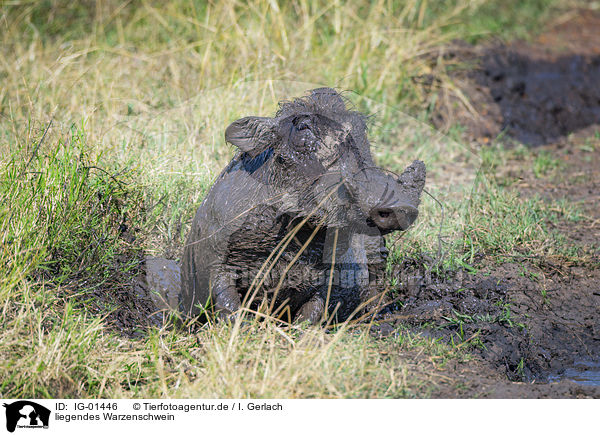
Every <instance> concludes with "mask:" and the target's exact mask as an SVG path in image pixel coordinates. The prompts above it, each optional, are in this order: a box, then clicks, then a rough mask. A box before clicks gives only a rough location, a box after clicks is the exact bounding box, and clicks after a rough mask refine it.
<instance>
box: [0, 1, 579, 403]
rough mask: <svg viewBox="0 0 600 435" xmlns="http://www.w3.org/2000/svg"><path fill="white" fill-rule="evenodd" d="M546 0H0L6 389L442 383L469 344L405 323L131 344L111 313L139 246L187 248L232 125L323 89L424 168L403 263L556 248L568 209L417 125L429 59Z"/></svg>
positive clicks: (200, 332) (190, 390)
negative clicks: (443, 370) (426, 336)
mask: <svg viewBox="0 0 600 435" xmlns="http://www.w3.org/2000/svg"><path fill="white" fill-rule="evenodd" d="M555 10H558V11H559V12H560V8H559V7H558V6H556V3H555V2H541V1H529V2H524V3H522V2H509V3H505V2H499V1H490V2H483V1H476V2H467V1H464V0H455V1H447V2H446V1H445V2H430V1H426V0H421V1H418V0H407V1H404V2H400V1H366V0H364V1H359V2H325V1H316V0H297V1H294V2H279V3H277V2H267V1H264V0H253V1H250V2H247V3H245V4H242V3H238V2H233V1H224V2H215V3H208V4H207V3H206V2H200V1H198V2H195V1H191V0H177V1H174V2H168V3H166V4H163V2H158V1H145V2H139V1H133V2H121V1H106V2H88V1H86V2H66V1H49V0H48V1H40V2H31V1H18V0H17V1H13V2H9V3H3V4H2V6H0V29H1V31H0V56H1V58H2V61H1V62H0V80H2V87H1V88H0V322H1V324H2V327H1V328H0V397H86V398H93V397H423V396H427V395H429V394H431V393H432V392H434V391H435V388H436V379H437V378H436V376H437V369H438V368H439V367H440V366H443V365H444V363H445V362H447V361H459V362H462V361H465V360H468V355H466V354H465V352H464V349H462V348H459V347H452V346H447V345H443V344H440V343H438V342H435V341H432V340H423V339H419V338H416V337H414V336H412V335H410V334H408V333H402V334H399V335H396V336H393V337H390V338H387V339H381V340H373V339H372V338H371V337H370V336H369V334H368V330H367V329H368V328H367V327H366V325H365V326H358V327H352V328H349V327H343V328H340V329H338V330H336V331H334V332H327V331H324V330H321V329H312V328H307V327H302V326H295V327H287V326H283V325H280V324H278V323H276V322H274V321H272V320H268V321H265V322H258V321H253V322H250V323H249V324H246V325H239V324H238V325H227V324H225V323H217V324H207V325H204V326H202V327H194V328H191V327H190V328H187V327H186V326H183V327H181V328H171V327H164V328H162V329H159V328H156V327H155V328H150V329H148V330H145V332H144V333H143V334H141V335H140V336H138V337H137V338H129V337H128V336H126V335H120V334H119V333H118V331H117V330H116V329H115V328H114V325H115V323H114V321H115V319H116V318H117V317H118V316H117V314H118V313H119V311H120V310H121V311H122V310H128V312H134V311H135V310H136V308H137V306H136V305H135V304H136V303H137V302H136V301H135V300H134V299H135V298H133V302H132V301H131V300H129V301H127V300H124V299H123V298H122V297H121V295H122V294H123V292H125V293H127V292H129V293H130V292H131V291H132V285H133V284H132V279H133V277H134V276H135V274H136V273H137V271H138V270H139V262H140V259H141V258H142V257H143V256H144V255H146V254H153V255H164V256H168V257H170V258H177V257H179V256H180V255H181V247H182V244H183V238H184V237H185V235H186V233H187V231H188V229H189V224H190V220H191V217H192V216H193V213H194V211H195V210H196V208H197V207H198V205H199V204H200V202H201V201H202V199H203V197H204V195H205V194H206V192H207V190H208V188H209V187H210V185H211V184H212V182H213V180H214V178H215V176H216V175H217V174H218V173H219V171H220V170H221V168H223V167H224V166H225V164H226V163H227V162H228V160H229V159H230V157H231V156H232V154H233V150H232V148H231V147H229V146H227V145H225V144H224V141H223V131H224V129H225V127H226V126H227V125H228V123H230V122H231V121H233V120H235V119H237V118H239V117H241V116H245V115H250V114H255V115H263V116H267V115H270V114H272V113H273V111H274V110H275V108H276V104H277V101H279V100H281V99H283V98H290V97H294V96H298V95H302V94H304V92H305V91H306V90H307V89H310V88H312V87H315V86H324V85H328V86H335V87H339V88H341V89H349V90H352V91H355V92H356V94H352V93H349V94H348V97H349V98H350V99H351V100H352V101H353V102H354V103H355V104H356V106H357V107H358V108H360V109H362V110H365V111H367V112H369V113H373V114H375V115H376V117H375V118H374V122H373V125H372V126H371V130H370V137H372V139H373V144H374V148H373V153H374V155H375V158H376V160H377V162H378V163H379V164H381V165H382V166H384V167H386V168H388V169H390V170H393V171H396V172H401V171H402V169H403V168H404V167H405V166H406V165H407V164H409V163H410V161H412V160H413V159H415V158H420V159H422V160H424V161H425V162H426V163H427V167H428V182H427V189H428V191H429V192H430V193H431V194H432V195H433V196H434V197H435V198H436V200H437V201H436V200H434V199H432V198H431V197H429V196H427V195H424V196H423V198H422V205H421V208H420V213H421V214H420V216H421V217H420V219H419V221H418V222H417V224H416V225H415V226H414V228H412V229H411V231H409V232H408V233H407V234H406V235H405V236H404V237H403V238H402V239H400V240H399V241H398V242H397V246H396V249H395V250H394V251H393V252H392V255H391V261H400V260H401V259H402V258H403V257H405V256H409V255H419V254H424V253H432V254H434V255H437V248H438V240H441V242H442V247H443V248H444V253H445V256H444V258H443V262H442V263H440V268H441V269H453V268H457V267H462V266H468V263H469V261H470V260H472V258H473V255H474V254H475V253H477V252H485V253H489V254H491V255H498V256H508V255H513V254H514V253H515V252H516V253H519V255H530V254H531V253H536V254H537V253H543V254H544V255H547V254H552V253H555V252H558V253H560V252H561V251H560V243H561V240H560V239H559V238H554V236H552V235H551V233H550V232H549V230H548V228H547V227H546V226H545V225H544V224H543V222H544V219H559V218H560V219H562V218H565V217H566V218H567V219H577V213H576V212H575V211H573V209H571V208H570V205H569V204H558V205H557V204H550V205H548V204H545V203H544V202H543V201H541V200H539V199H529V200H527V199H523V198H520V197H518V195H516V194H515V193H514V192H512V191H511V190H510V189H506V188H504V187H502V186H500V185H499V184H498V183H496V182H495V181H494V180H493V178H492V177H483V178H478V176H480V175H481V173H482V172H481V171H480V168H481V167H482V165H483V168H484V169H485V170H484V171H483V173H484V174H485V173H486V170H487V169H486V168H490V165H489V162H490V161H491V160H492V159H491V158H489V156H486V154H485V153H482V154H481V155H479V154H478V153H475V152H473V150H470V149H469V148H468V147H466V146H464V145H463V144H461V142H460V135H459V134H456V135H455V136H452V137H448V136H443V135H441V134H439V133H438V132H436V131H434V130H432V129H431V128H430V127H429V126H428V125H426V124H425V123H423V122H422V121H423V120H424V119H426V116H427V109H428V107H429V103H428V101H431V96H432V95H431V93H432V92H435V91H434V90H433V91H432V90H429V89H427V88H426V87H422V86H420V85H418V84H416V83H415V81H414V80H413V79H414V78H415V77H417V76H421V75H423V74H431V73H434V74H438V73H437V72H436V71H441V70H443V69H444V67H445V65H444V64H443V62H444V60H443V59H438V60H436V61H431V59H432V58H434V59H435V58H436V53H437V50H438V49H439V48H440V47H441V46H442V45H443V44H445V43H446V42H449V41H450V40H452V39H453V38H463V39H467V40H477V39H480V38H482V37H484V36H485V35H490V36H494V35H496V36H500V37H504V38H508V37H510V36H511V35H512V36H514V35H517V36H518V35H520V34H525V33H526V30H525V29H526V27H527V26H528V25H530V24H532V25H536V26H537V25H538V24H540V23H541V22H543V21H544V20H545V19H546V18H547V17H548V16H549V15H550V14H551V13H554V12H552V11H555ZM432 54H433V56H432ZM428 59H429V60H428ZM432 62H433V63H432ZM436 62H439V64H438V63H436ZM442 79H443V75H442ZM406 113H412V114H417V116H416V117H411V116H408V115H406ZM51 120H52V125H51V126H50V128H48V129H47V131H46V127H47V126H48V124H49V123H50V121H51ZM456 132H458V130H456ZM500 158H501V159H502V158H504V157H500ZM448 162H453V163H452V165H449V164H448ZM549 165H550V166H549ZM548 168H550V169H551V163H543V162H540V171H541V172H543V171H545V170H546V169H548ZM541 172H540V173H541ZM478 174H479V175H478ZM474 186H478V188H477V189H475V190H474V189H473V187H474ZM438 201H439V202H438ZM440 204H441V205H442V206H443V210H444V214H443V217H444V219H442V213H441V210H442V208H441V206H440ZM556 210H558V211H556ZM440 231H441V232H440ZM438 236H440V237H441V239H438ZM127 304H133V305H127ZM140 322H141V319H140ZM110 325H112V327H111V326H110ZM144 325H145V323H143V322H141V323H140V325H139V326H140V329H144ZM130 329H131V328H130ZM133 329H135V328H133ZM406 355H410V357H407V356H406Z"/></svg>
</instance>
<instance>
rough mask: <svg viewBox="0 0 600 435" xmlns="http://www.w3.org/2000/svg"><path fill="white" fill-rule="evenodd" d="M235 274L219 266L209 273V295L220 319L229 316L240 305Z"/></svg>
mask: <svg viewBox="0 0 600 435" xmlns="http://www.w3.org/2000/svg"><path fill="white" fill-rule="evenodd" d="M236 278H237V276H236V274H235V273H233V272H229V271H224V270H222V269H221V268H217V269H213V270H211V273H210V295H211V297H212V303H213V307H214V309H215V311H216V312H217V313H218V314H219V317H220V318H222V319H229V318H231V316H232V314H234V313H235V312H236V311H238V310H239V309H240V307H241V305H242V302H241V300H240V295H239V293H238V291H237V288H236V286H235V281H236Z"/></svg>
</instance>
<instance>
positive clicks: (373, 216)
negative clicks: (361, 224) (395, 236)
mask: <svg viewBox="0 0 600 435" xmlns="http://www.w3.org/2000/svg"><path fill="white" fill-rule="evenodd" d="M418 215H419V212H418V210H417V209H416V207H413V206H412V205H408V204H406V205H401V206H397V207H385V206H383V207H382V206H377V207H373V208H372V209H371V211H370V212H369V219H370V220H371V221H372V222H373V224H375V225H376V226H377V228H379V230H381V231H382V232H383V233H389V232H392V231H396V230H403V231H404V230H406V229H407V228H408V227H409V226H410V225H411V224H412V223H413V222H414V221H415V219H417V216H418Z"/></svg>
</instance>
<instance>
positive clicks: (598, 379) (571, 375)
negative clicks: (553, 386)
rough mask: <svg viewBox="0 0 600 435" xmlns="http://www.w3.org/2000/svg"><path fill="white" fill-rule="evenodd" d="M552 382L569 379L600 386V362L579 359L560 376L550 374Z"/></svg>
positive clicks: (578, 382) (582, 383)
mask: <svg viewBox="0 0 600 435" xmlns="http://www.w3.org/2000/svg"><path fill="white" fill-rule="evenodd" d="M548 380H549V381H550V382H559V381H562V380H567V381H571V382H575V383H577V384H581V385H589V386H600V362H599V361H578V362H576V363H575V365H574V366H573V367H569V368H568V369H566V370H565V372H564V373H563V374H562V375H560V376H550V377H549V379H548Z"/></svg>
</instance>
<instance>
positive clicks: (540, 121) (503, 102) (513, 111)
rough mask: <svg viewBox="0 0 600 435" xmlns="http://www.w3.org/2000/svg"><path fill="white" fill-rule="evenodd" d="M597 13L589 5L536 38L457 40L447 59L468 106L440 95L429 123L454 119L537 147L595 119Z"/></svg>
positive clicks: (599, 60) (599, 63) (480, 134)
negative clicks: (482, 41) (493, 41)
mask: <svg viewBox="0 0 600 435" xmlns="http://www.w3.org/2000/svg"><path fill="white" fill-rule="evenodd" d="M598 29H600V14H598V13H593V12H591V11H586V12H585V13H581V14H580V15H575V16H574V17H572V19H570V20H567V21H566V22H564V23H562V24H561V25H557V26H554V27H552V28H550V29H548V31H547V32H545V33H544V34H543V35H542V36H540V37H539V38H538V40H537V41H536V42H535V43H533V44H530V43H529V44H528V43H524V42H514V43H511V44H509V45H503V44H498V43H496V44H488V45H485V46H477V47H472V46H469V45H468V44H465V43H459V42H457V43H456V44H454V45H453V46H451V47H448V48H446V49H445V50H446V51H445V52H444V57H445V58H446V59H447V61H448V62H455V63H457V68H456V69H455V70H454V72H453V73H451V77H452V79H453V81H454V82H455V84H456V85H457V87H458V88H459V89H460V90H461V92H462V94H463V95H465V96H466V97H467V100H468V102H469V104H464V100H463V99H461V98H459V96H458V95H457V94H456V93H454V94H448V93H444V92H442V94H443V98H441V99H440V100H439V101H438V104H437V108H436V112H435V114H434V116H433V121H434V123H435V125H436V126H437V127H441V128H445V127H447V126H449V125H452V124H455V123H459V124H461V125H463V126H464V127H465V130H466V131H467V134H468V136H470V137H471V138H472V139H474V140H476V141H478V142H480V143H487V142H489V141H491V140H494V139H496V138H497V137H498V136H505V137H510V138H514V139H516V140H517V141H519V142H521V143H524V144H528V145H532V146H537V145H542V144H549V143H554V142H556V141H557V140H560V139H561V138H564V137H565V136H567V135H568V134H570V133H573V132H577V131H579V130H581V129H583V128H586V127H588V126H590V125H594V124H598V123H600V48H599V47H600V31H599V30H598Z"/></svg>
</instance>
